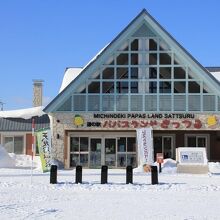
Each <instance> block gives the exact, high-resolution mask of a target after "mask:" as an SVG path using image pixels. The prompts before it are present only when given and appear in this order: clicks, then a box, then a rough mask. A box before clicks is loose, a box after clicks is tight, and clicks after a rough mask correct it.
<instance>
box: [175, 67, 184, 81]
mask: <svg viewBox="0 0 220 220" xmlns="http://www.w3.org/2000/svg"><path fill="white" fill-rule="evenodd" d="M185 78H186V72H185V70H184V69H183V68H182V67H174V79H185Z"/></svg>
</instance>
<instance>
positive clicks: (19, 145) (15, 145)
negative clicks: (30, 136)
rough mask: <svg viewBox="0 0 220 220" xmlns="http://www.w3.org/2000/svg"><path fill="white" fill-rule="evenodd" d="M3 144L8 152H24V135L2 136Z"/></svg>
mask: <svg viewBox="0 0 220 220" xmlns="http://www.w3.org/2000/svg"><path fill="white" fill-rule="evenodd" d="M4 146H5V149H6V150H7V152H8V153H15V154H24V153H25V150H24V137H23V136H10V137H4Z"/></svg>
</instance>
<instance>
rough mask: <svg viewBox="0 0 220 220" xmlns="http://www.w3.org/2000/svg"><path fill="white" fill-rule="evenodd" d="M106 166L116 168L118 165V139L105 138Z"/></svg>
mask: <svg viewBox="0 0 220 220" xmlns="http://www.w3.org/2000/svg"><path fill="white" fill-rule="evenodd" d="M105 165H107V166H110V167H115V165H116V139H115V138H105Z"/></svg>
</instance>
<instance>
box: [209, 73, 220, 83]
mask: <svg viewBox="0 0 220 220" xmlns="http://www.w3.org/2000/svg"><path fill="white" fill-rule="evenodd" d="M210 73H211V74H212V75H213V76H214V77H215V78H216V79H217V80H218V81H219V82H220V72H210Z"/></svg>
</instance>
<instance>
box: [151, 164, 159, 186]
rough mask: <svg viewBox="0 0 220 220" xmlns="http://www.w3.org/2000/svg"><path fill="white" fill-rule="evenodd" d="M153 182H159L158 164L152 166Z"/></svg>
mask: <svg viewBox="0 0 220 220" xmlns="http://www.w3.org/2000/svg"><path fill="white" fill-rule="evenodd" d="M151 184H152V185H154V184H158V171H157V166H151Z"/></svg>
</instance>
